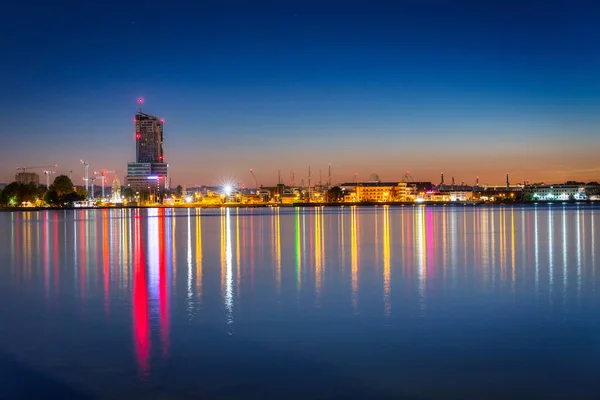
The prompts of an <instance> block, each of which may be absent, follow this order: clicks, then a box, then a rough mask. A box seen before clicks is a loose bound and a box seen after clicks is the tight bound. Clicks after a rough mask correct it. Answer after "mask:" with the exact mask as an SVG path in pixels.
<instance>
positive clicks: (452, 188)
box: [451, 177, 454, 190]
mask: <svg viewBox="0 0 600 400" xmlns="http://www.w3.org/2000/svg"><path fill="white" fill-rule="evenodd" d="M451 190H454V177H452V187H451Z"/></svg>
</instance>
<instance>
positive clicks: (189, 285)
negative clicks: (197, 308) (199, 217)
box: [187, 208, 193, 312]
mask: <svg viewBox="0 0 600 400" xmlns="http://www.w3.org/2000/svg"><path fill="white" fill-rule="evenodd" d="M187 267H188V270H187V300H188V307H189V308H188V311H189V312H191V310H192V276H193V273H192V216H191V214H190V209H189V208H188V209H187Z"/></svg>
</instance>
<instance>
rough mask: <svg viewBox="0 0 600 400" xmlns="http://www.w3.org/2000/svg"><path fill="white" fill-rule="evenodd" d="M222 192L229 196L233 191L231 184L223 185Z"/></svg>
mask: <svg viewBox="0 0 600 400" xmlns="http://www.w3.org/2000/svg"><path fill="white" fill-rule="evenodd" d="M223 192H224V193H225V194H226V195H227V196H230V195H231V192H233V188H232V187H231V185H225V186H224V187H223Z"/></svg>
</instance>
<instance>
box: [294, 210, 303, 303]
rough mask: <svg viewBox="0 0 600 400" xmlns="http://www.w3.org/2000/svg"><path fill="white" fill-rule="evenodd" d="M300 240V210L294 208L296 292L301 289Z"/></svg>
mask: <svg viewBox="0 0 600 400" xmlns="http://www.w3.org/2000/svg"><path fill="white" fill-rule="evenodd" d="M301 242H302V239H301V237H300V208H296V246H295V247H296V290H297V293H298V294H299V293H300V289H301V287H302V248H301V247H302V243H301Z"/></svg>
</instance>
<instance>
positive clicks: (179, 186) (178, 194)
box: [175, 185, 183, 197]
mask: <svg viewBox="0 0 600 400" xmlns="http://www.w3.org/2000/svg"><path fill="white" fill-rule="evenodd" d="M175 193H176V194H177V196H178V197H181V196H183V187H182V186H181V185H177V188H176V189H175Z"/></svg>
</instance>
